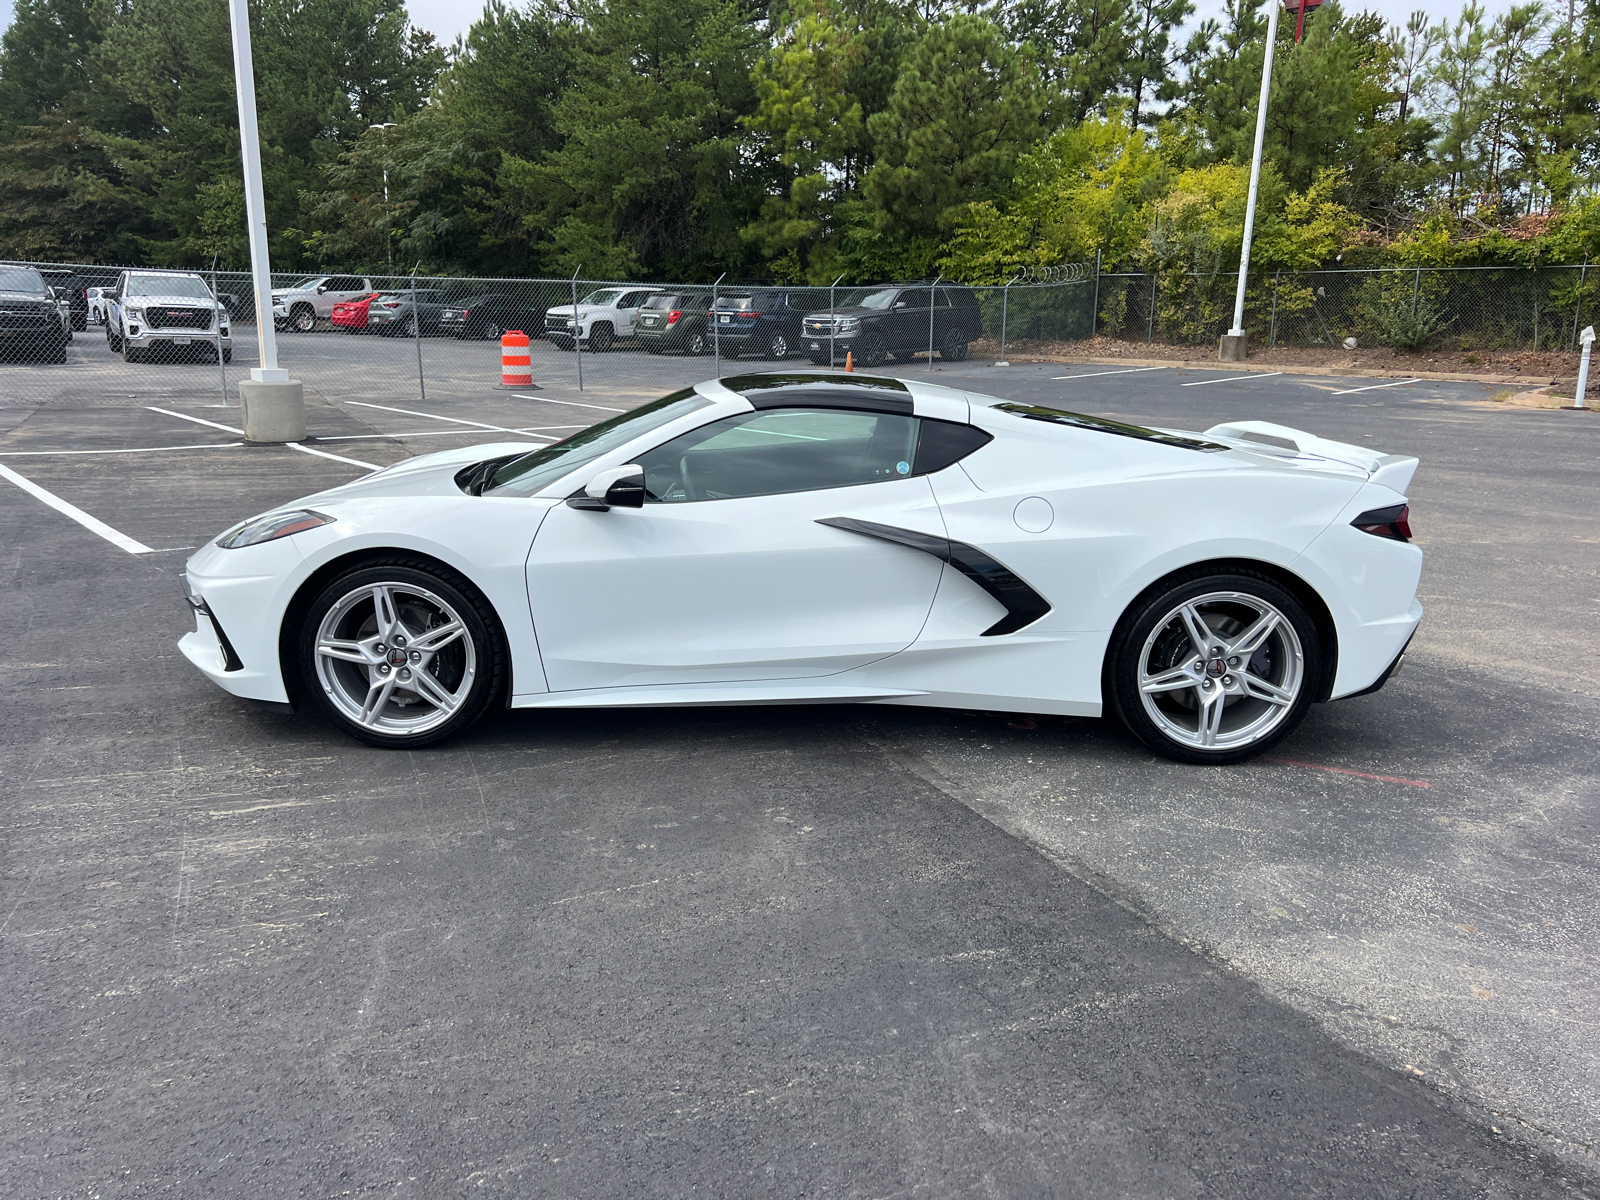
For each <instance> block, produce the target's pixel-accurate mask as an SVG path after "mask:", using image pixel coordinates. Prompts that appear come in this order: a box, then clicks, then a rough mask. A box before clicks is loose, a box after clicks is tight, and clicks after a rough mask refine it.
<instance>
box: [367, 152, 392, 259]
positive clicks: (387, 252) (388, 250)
mask: <svg viewBox="0 0 1600 1200" xmlns="http://www.w3.org/2000/svg"><path fill="white" fill-rule="evenodd" d="M398 124H400V122H399V121H385V122H383V124H381V125H369V126H367V129H368V130H369V131H371V130H373V129H393V128H394V127H395V126H396V125H398ZM383 256H384V259H385V260H386V261H387V262H388V264H389V274H391V275H393V274H394V243H393V242H391V241H390V239H389V157H388V155H384V159H383Z"/></svg>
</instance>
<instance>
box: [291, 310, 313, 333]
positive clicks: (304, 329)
mask: <svg viewBox="0 0 1600 1200" xmlns="http://www.w3.org/2000/svg"><path fill="white" fill-rule="evenodd" d="M316 327H317V310H316V309H314V308H312V307H311V305H309V304H296V305H295V306H294V307H293V308H291V309H290V310H289V328H290V329H292V330H294V331H295V332H296V333H310V332H312V331H313V330H314V329H316Z"/></svg>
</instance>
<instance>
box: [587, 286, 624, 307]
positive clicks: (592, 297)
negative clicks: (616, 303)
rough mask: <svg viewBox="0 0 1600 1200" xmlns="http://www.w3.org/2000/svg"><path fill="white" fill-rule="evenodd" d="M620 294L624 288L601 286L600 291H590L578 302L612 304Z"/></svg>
mask: <svg viewBox="0 0 1600 1200" xmlns="http://www.w3.org/2000/svg"><path fill="white" fill-rule="evenodd" d="M620 295H622V289H621V288H601V289H600V290H599V291H598V292H590V293H589V294H588V295H587V296H585V297H584V298H583V299H582V300H579V301H578V303H579V304H610V303H611V302H612V301H613V300H615V299H616V298H617V297H618V296H620Z"/></svg>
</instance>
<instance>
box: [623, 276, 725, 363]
mask: <svg viewBox="0 0 1600 1200" xmlns="http://www.w3.org/2000/svg"><path fill="white" fill-rule="evenodd" d="M710 307H711V293H710V292H708V291H707V292H690V291H683V292H657V293H656V294H655V295H654V296H651V297H650V299H648V300H646V301H645V302H644V305H643V306H642V307H641V308H640V309H639V316H638V318H637V319H636V320H635V321H634V323H633V336H634V337H635V338H636V339H637V340H638V342H639V345H641V346H643V347H644V349H645V352H646V353H648V354H660V353H661V352H662V351H664V350H681V351H682V352H683V353H685V354H710V353H711V329H710V324H709V322H708V321H707V320H706V316H707V312H706V310H707V309H709V308H710Z"/></svg>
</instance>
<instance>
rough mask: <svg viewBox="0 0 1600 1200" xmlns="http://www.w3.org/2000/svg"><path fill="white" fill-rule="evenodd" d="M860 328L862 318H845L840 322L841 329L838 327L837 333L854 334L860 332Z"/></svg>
mask: <svg viewBox="0 0 1600 1200" xmlns="http://www.w3.org/2000/svg"><path fill="white" fill-rule="evenodd" d="M860 328H861V318H860V317H845V318H844V319H843V320H842V321H840V322H839V327H838V330H837V332H839V333H854V332H855V331H856V330H858V329H860Z"/></svg>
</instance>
